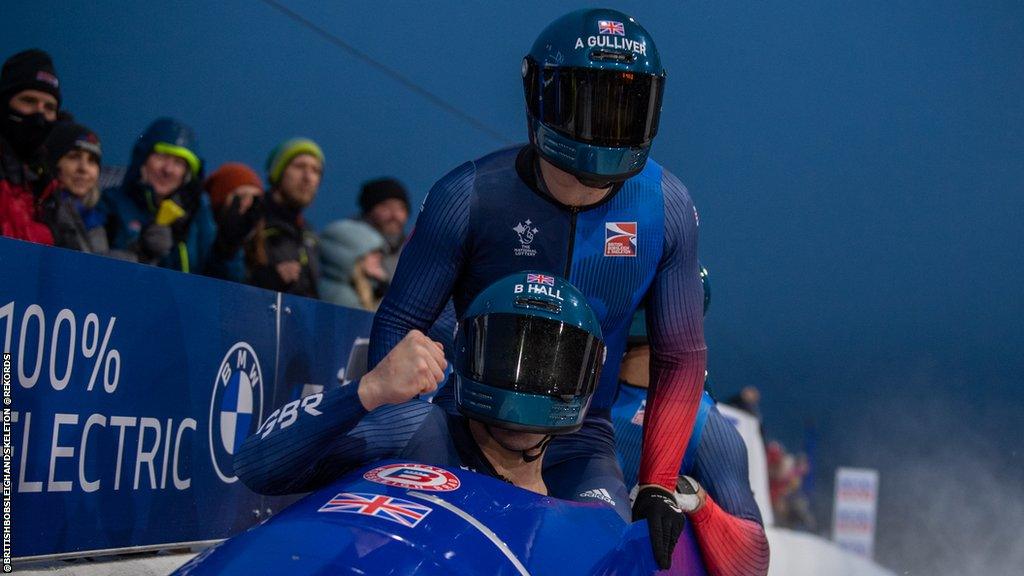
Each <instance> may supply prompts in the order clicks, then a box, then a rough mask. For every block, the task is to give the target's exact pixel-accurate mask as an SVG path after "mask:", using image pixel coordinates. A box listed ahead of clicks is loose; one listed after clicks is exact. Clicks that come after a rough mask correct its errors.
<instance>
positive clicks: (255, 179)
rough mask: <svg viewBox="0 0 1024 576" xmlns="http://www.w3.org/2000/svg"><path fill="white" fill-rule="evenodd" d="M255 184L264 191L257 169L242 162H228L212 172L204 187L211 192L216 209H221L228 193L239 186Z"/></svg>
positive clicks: (211, 200) (211, 199)
mask: <svg viewBox="0 0 1024 576" xmlns="http://www.w3.org/2000/svg"><path fill="white" fill-rule="evenodd" d="M246 185H249V186H255V187H257V188H259V189H260V191H261V192H262V191H263V182H262V181H261V180H260V176H259V174H257V173H256V171H255V170H253V169H252V168H249V167H248V166H246V165H245V164H242V163H241V162H228V163H227V164H224V165H222V166H221V167H220V168H218V169H217V171H216V172H214V173H213V174H210V177H209V178H207V179H206V182H205V183H204V184H203V188H206V191H207V192H209V193H210V204H211V205H212V206H213V209H214V210H220V209H221V207H223V206H224V202H225V201H227V198H228V194H230V193H231V192H232V191H233V190H235V189H236V188H238V187H239V186H246Z"/></svg>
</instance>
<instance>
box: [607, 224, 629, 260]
mask: <svg viewBox="0 0 1024 576" xmlns="http://www.w3.org/2000/svg"><path fill="white" fill-rule="evenodd" d="M604 255H605V256H636V222H605V223H604Z"/></svg>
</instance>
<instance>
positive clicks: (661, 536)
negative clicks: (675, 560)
mask: <svg viewBox="0 0 1024 576" xmlns="http://www.w3.org/2000/svg"><path fill="white" fill-rule="evenodd" d="M638 520H647V529H648V531H649V533H650V535H651V547H652V548H653V549H654V560H655V561H656V562H657V563H658V567H659V568H661V569H662V570H667V569H668V568H669V567H670V566H671V565H672V550H673V549H674V548H675V547H676V541H677V540H679V535H680V534H682V533H683V526H684V525H685V524H686V516H684V515H683V511H682V510H680V509H679V506H678V505H677V504H676V499H675V498H674V497H673V496H672V493H671V492H669V491H668V490H665V489H664V488H662V487H660V486H647V487H645V488H644V489H643V490H640V493H639V494H637V495H636V500H634V501H633V522H636V521H638Z"/></svg>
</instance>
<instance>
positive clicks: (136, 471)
mask: <svg viewBox="0 0 1024 576" xmlns="http://www.w3.org/2000/svg"><path fill="white" fill-rule="evenodd" d="M371 320H372V316H371V315H370V314H368V313H365V312H361V311H356V310H350V309H346V308H339V307H336V306H331V305H328V304H324V303H320V302H316V301H313V300H309V299H305V298H299V297H293V296H289V295H282V294H279V293H275V292H270V291H266V290H260V289H256V288H252V287H248V286H243V285H239V284H233V283H229V282H222V281H217V280H212V279H208V278H202V277H197V276H192V275H186V274H181V273H178V272H173V271H168V270H162V269H158V268H153V267H148V266H140V265H137V264H131V263H125V262H119V261H116V260H112V259H107V258H102V257H98V256H92V255H88V254H81V253H77V252H71V251H66V250H61V249H57V248H48V247H42V246H37V245H34V244H28V243H24V242H19V241H15V240H9V239H3V238H0V341H2V342H3V352H4V357H3V361H4V362H3V365H4V370H5V378H4V388H3V392H4V400H3V402H4V405H3V409H4V412H3V440H4V451H3V472H4V477H3V482H4V483H3V488H4V494H5V496H8V497H10V498H11V500H10V524H9V528H10V530H11V544H12V547H13V552H14V556H15V558H21V559H25V558H27V557H37V556H49V555H55V554H68V553H81V552H86V551H99V550H114V549H122V548H135V549H139V548H145V547H151V546H159V545H166V544H171V543H182V542H195V541H205V540H212V539H219V538H224V537H227V536H229V535H232V534H234V533H237V532H238V531H240V530H242V529H244V528H246V527H249V526H251V525H253V524H254V523H256V522H258V521H259V520H260V519H261V518H265V517H266V515H267V514H268V513H269V512H270V511H276V510H279V509H280V508H281V507H283V506H284V505H286V504H288V503H290V502H291V501H292V499H287V498H264V497H260V496H257V495H256V494H254V493H252V492H250V491H249V490H248V489H246V488H245V487H244V486H243V485H242V484H241V483H240V482H238V480H237V478H236V477H235V475H234V472H233V467H232V456H233V454H234V453H235V451H236V450H237V449H238V447H239V445H240V444H241V442H242V440H243V439H244V438H245V437H246V436H247V435H249V434H250V433H251V432H253V431H255V430H256V429H257V428H258V427H259V425H260V424H261V423H262V421H263V420H264V419H266V418H268V417H271V413H272V411H273V410H274V409H275V408H276V407H279V406H282V405H286V403H289V402H290V401H293V400H297V399H299V398H300V397H301V396H303V395H305V394H308V393H310V392H313V391H318V390H320V389H322V388H323V387H327V386H337V385H340V381H341V380H343V379H344V378H345V376H346V372H348V373H351V370H350V367H349V359H350V357H351V356H358V354H353V350H354V349H355V348H356V347H355V346H354V344H355V343H357V342H358V343H359V347H360V349H363V348H365V342H366V341H365V337H366V336H367V335H368V334H369V330H370V324H371ZM363 363H365V360H363ZM8 369H9V374H10V378H9V379H8V378H7V374H6V373H7V371H8ZM297 406H298V403H297V402H296V403H294V404H291V407H292V408H296V407H297ZM278 418H287V410H285V411H283V412H282V413H281V414H279V415H278Z"/></svg>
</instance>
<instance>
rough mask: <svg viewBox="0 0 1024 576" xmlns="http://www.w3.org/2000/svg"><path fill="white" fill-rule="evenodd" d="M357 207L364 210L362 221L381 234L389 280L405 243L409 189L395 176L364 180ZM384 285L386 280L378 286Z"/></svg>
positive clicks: (385, 287) (383, 287)
mask: <svg viewBox="0 0 1024 576" xmlns="http://www.w3.org/2000/svg"><path fill="white" fill-rule="evenodd" d="M359 208H360V209H361V210H362V212H363V214H362V219H363V221H365V222H366V223H368V224H369V225H370V226H373V227H374V228H375V229H376V230H377V231H378V232H380V234H381V236H384V240H385V241H386V243H387V246H386V247H385V250H384V261H383V265H384V270H385V271H386V272H387V276H388V280H390V279H391V276H393V275H394V273H395V268H396V267H397V266H398V257H399V256H400V255H401V252H402V245H404V244H405V224H406V222H408V221H409V193H408V192H407V191H406V190H405V186H403V185H402V183H401V182H399V181H398V180H395V179H394V178H378V179H376V180H370V181H368V182H364V183H363V187H362V190H360V192H359ZM386 289H387V283H386V282H385V283H382V284H381V290H386ZM379 296H383V294H379Z"/></svg>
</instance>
